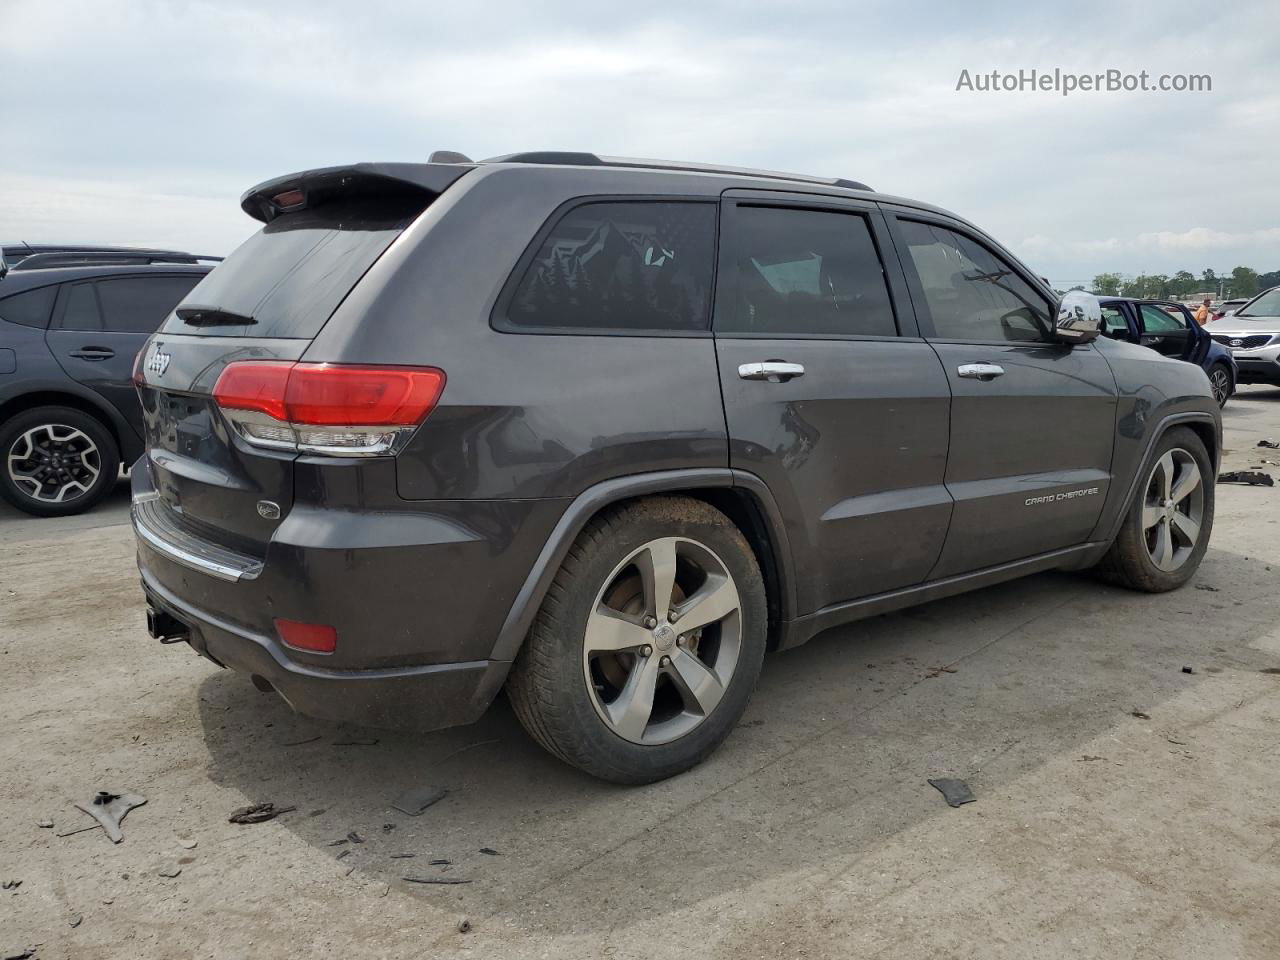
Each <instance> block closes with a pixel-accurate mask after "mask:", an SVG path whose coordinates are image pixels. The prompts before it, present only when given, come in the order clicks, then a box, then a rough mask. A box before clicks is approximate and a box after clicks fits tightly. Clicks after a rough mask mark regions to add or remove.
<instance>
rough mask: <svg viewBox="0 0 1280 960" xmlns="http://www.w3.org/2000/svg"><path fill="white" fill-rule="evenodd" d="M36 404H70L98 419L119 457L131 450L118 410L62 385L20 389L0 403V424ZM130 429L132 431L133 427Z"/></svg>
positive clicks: (36, 405)
mask: <svg viewBox="0 0 1280 960" xmlns="http://www.w3.org/2000/svg"><path fill="white" fill-rule="evenodd" d="M37 407H70V408H71V409H73V410H79V411H80V412H81V413H84V414H88V415H89V416H91V417H93V418H94V419H95V420H98V421H99V422H101V424H102V425H103V426H104V427H106V429H107V431H108V432H109V433H110V434H111V439H112V440H114V441H115V444H116V451H117V453H119V455H120V459H121V461H124V460H125V459H126V458H127V457H128V454H129V452H130V451H129V445H128V442H127V441H128V435H127V434H126V433H125V431H126V430H128V427H127V426H126V425H124V424H122V422H121V419H120V416H119V414H117V413H116V412H115V411H114V410H112V409H110V408H109V407H108V406H107V405H106V403H105V402H102V401H99V400H96V399H92V398H90V397H87V396H85V395H84V394H81V393H73V392H71V391H69V390H62V389H42V390H31V391H28V392H26V393H20V394H18V395H17V396H14V397H10V398H9V399H7V400H5V401H4V402H2V403H0V424H4V423H6V422H7V421H8V420H10V419H11V418H12V417H15V416H17V415H18V414H20V413H25V412H26V411H28V410H35V409H36V408H37ZM129 432H130V433H132V431H129ZM125 466H130V464H128V463H126V464H125Z"/></svg>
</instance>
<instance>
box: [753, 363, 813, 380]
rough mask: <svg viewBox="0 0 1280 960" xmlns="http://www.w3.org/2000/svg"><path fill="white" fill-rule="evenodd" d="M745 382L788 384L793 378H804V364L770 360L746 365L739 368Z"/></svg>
mask: <svg viewBox="0 0 1280 960" xmlns="http://www.w3.org/2000/svg"><path fill="white" fill-rule="evenodd" d="M738 376H739V377H741V378H742V379H743V380H767V381H769V382H770V383H786V382H787V381H788V380H790V379H792V378H793V377H803V376H804V364H802V363H785V362H784V361H782V360H768V361H765V362H764V363H744V364H741V365H740V366H739V367H738Z"/></svg>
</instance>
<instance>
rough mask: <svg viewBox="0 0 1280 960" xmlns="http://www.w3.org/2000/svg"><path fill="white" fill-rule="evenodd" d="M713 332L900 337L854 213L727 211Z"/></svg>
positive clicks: (865, 228)
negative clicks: (719, 291)
mask: <svg viewBox="0 0 1280 960" xmlns="http://www.w3.org/2000/svg"><path fill="white" fill-rule="evenodd" d="M721 246H722V249H723V253H722V254H721V260H720V263H721V268H720V281H719V282H720V287H721V290H722V291H723V294H722V297H721V299H720V301H719V304H718V306H717V314H716V332H717V333H749V334H760V335H773V336H778V337H788V336H826V337H850V336H880V337H892V336H896V335H897V332H898V330H897V325H896V323H895V322H894V317H893V306H892V304H891V302H890V300H889V288H888V285H887V284H886V282H885V276H884V270H883V268H882V267H881V265H880V257H879V254H878V253H877V252H876V246H875V242H874V241H873V240H872V237H871V228H870V226H869V225H868V223H867V220H866V218H865V217H863V216H861V215H860V214H857V213H837V212H834V211H824V210H801V209H795V208H789V207H747V206H740V207H737V208H735V209H734V210H732V212H731V215H730V218H729V219H728V220H726V227H725V237H724V240H723V241H722V244H721Z"/></svg>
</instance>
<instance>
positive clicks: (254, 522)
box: [135, 164, 470, 558]
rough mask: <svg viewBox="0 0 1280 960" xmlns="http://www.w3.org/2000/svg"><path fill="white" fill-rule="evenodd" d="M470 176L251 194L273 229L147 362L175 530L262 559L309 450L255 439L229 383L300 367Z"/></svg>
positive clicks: (371, 169)
mask: <svg viewBox="0 0 1280 960" xmlns="http://www.w3.org/2000/svg"><path fill="white" fill-rule="evenodd" d="M442 168H443V169H442ZM468 169H470V168H469V167H463V166H461V165H459V166H450V165H439V164H417V165H398V164H383V165H368V164H362V165H359V166H357V167H349V168H333V169H329V170H320V171H313V172H310V173H304V174H294V175H291V176H289V177H285V178H280V179H278V180H274V181H270V182H269V183H267V184H264V185H262V186H261V187H258V188H255V189H254V190H251V191H250V192H249V193H248V194H246V195H245V198H244V200H243V202H242V206H243V207H244V209H245V210H246V212H249V213H250V214H251V215H253V216H255V217H257V218H258V219H262V220H265V221H266V226H265V227H263V229H262V230H260V231H259V232H258V233H256V234H255V235H254V236H252V237H250V238H249V240H247V241H246V242H245V243H244V244H243V245H242V246H241V247H239V248H238V249H237V250H236V251H235V252H234V253H233V254H232V255H231V256H230V257H228V258H227V259H226V260H225V261H224V262H223V263H222V264H220V265H219V266H218V267H217V268H215V269H214V270H213V271H212V272H211V273H210V274H209V275H208V276H207V277H205V279H204V280H202V281H201V282H200V283H199V284H198V285H197V286H196V287H195V288H194V289H193V290H192V291H191V292H190V293H189V294H188V295H187V297H186V299H184V301H183V302H182V303H181V304H179V305H178V307H177V309H176V310H175V311H174V313H173V314H171V315H170V316H169V318H168V319H167V320H166V321H165V323H164V325H163V326H162V327H161V329H160V330H159V331H158V332H157V333H156V335H155V336H154V337H152V339H151V340H150V342H149V343H148V345H147V346H146V347H145V348H144V350H143V353H142V354H141V355H140V357H139V360H138V364H137V367H138V369H137V371H136V373H135V380H136V381H137V382H138V391H139V394H140V396H141V399H142V408H143V417H144V421H145V426H146V445H147V462H148V467H149V470H150V474H151V480H152V482H153V484H154V486H155V488H156V491H157V493H158V495H159V498H160V502H161V504H162V505H163V508H164V509H165V513H166V516H165V518H164V520H165V522H166V523H176V524H179V525H180V526H181V527H182V528H184V529H185V530H186V532H188V533H190V534H193V535H196V536H198V537H201V538H203V539H205V540H208V541H211V542H214V543H217V544H221V545H223V546H226V547H228V548H230V549H233V550H236V551H239V552H241V553H247V554H250V555H252V556H256V557H259V558H261V557H263V556H264V555H265V552H266V547H267V544H268V543H269V541H270V539H271V535H272V532H273V531H274V529H275V528H276V526H277V525H278V523H279V521H280V520H281V519H283V518H284V517H285V516H286V515H287V514H288V512H289V509H290V507H291V506H292V503H293V467H294V460H295V459H296V458H297V455H298V454H297V453H296V452H295V451H294V450H291V449H288V444H280V445H277V446H278V448H271V447H270V446H264V445H261V444H255V443H248V442H246V439H245V437H244V436H242V435H241V434H239V433H237V431H236V429H235V428H234V427H233V426H232V423H231V421H230V420H229V419H228V417H227V416H226V411H224V410H221V409H219V407H218V405H217V403H216V402H215V400H214V398H213V392H214V386H215V384H217V382H218V378H219V376H220V375H221V374H222V372H223V370H224V369H225V368H226V367H227V366H228V364H231V363H234V362H237V361H278V362H279V361H284V362H291V361H296V360H299V359H300V358H301V357H302V355H303V353H304V352H305V351H306V349H307V347H308V346H309V345H310V344H311V341H312V340H313V339H314V338H315V336H316V335H317V334H318V333H319V332H320V330H321V328H322V327H323V326H324V324H325V323H326V321H327V320H328V319H329V317H330V316H331V315H332V313H333V312H334V310H335V309H337V307H338V305H339V304H340V303H341V302H342V301H343V299H344V298H345V297H346V296H347V294H348V293H349V292H350V291H351V289H352V288H353V287H354V286H355V284H357V283H358V282H359V281H360V278H361V277H362V276H364V274H365V272H366V271H367V270H368V269H369V267H371V266H372V265H373V263H374V262H375V261H376V260H377V259H378V258H379V257H380V256H382V254H383V253H384V252H385V251H386V250H387V248H388V247H389V246H390V245H391V244H392V243H393V242H394V241H395V239H396V238H397V237H398V236H399V235H400V233H401V232H402V231H403V230H404V229H405V228H406V227H407V226H408V225H409V224H410V223H411V222H412V221H413V220H414V219H416V218H417V216H418V215H419V214H420V213H421V212H422V211H423V210H425V209H426V207H427V206H428V205H429V204H430V203H431V202H432V201H433V200H434V199H435V197H436V196H438V193H439V190H442V189H444V187H445V186H447V185H448V184H449V183H451V182H453V180H456V179H457V178H458V177H460V176H461V175H462V174H464V173H465V172H466V171H467V170H468ZM388 171H391V173H397V174H400V175H399V176H393V175H391V173H389V172H388ZM427 184H430V185H434V186H438V188H439V189H438V190H433V189H430V188H429V187H428V186H427Z"/></svg>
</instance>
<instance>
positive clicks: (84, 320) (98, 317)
mask: <svg viewBox="0 0 1280 960" xmlns="http://www.w3.org/2000/svg"><path fill="white" fill-rule="evenodd" d="M59 323H60V325H61V326H62V327H63V329H65V330H101V329H102V314H101V313H99V312H98V296H97V294H95V293H94V292H93V284H92V283H76V284H72V285H71V288H70V291H69V292H68V293H67V306H66V308H65V309H64V310H63V311H62V320H61V321H59Z"/></svg>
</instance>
